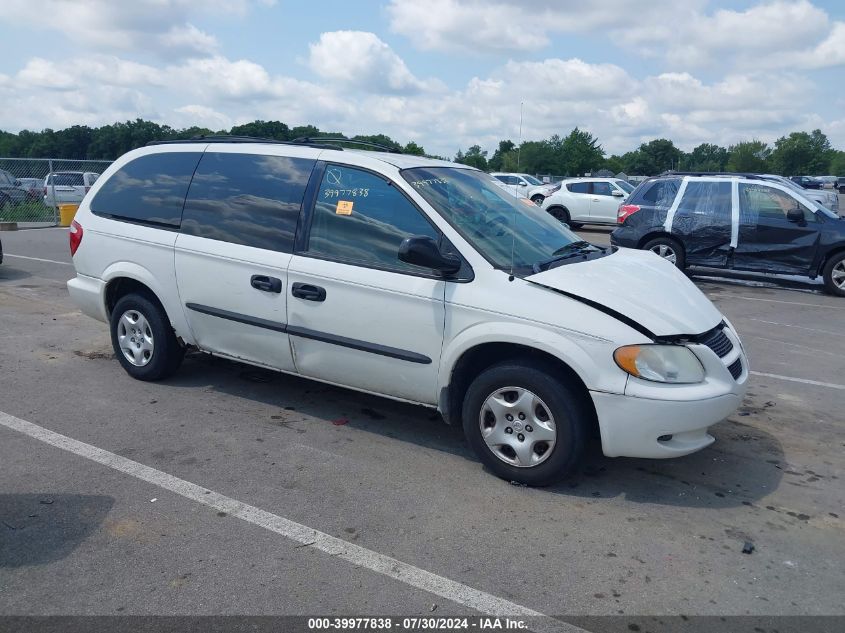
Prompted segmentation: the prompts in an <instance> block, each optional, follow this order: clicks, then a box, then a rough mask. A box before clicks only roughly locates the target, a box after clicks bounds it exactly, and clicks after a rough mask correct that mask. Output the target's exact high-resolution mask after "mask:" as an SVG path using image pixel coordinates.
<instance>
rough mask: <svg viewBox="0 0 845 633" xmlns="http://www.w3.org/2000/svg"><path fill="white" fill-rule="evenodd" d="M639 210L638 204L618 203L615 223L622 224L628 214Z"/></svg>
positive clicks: (630, 214)
mask: <svg viewBox="0 0 845 633" xmlns="http://www.w3.org/2000/svg"><path fill="white" fill-rule="evenodd" d="M639 210H640V205H638V204H620V205H619V210H618V211H616V223H617V224H623V223H624V222H625V220H627V219H628V218H629V217H630V216H632V215H634V214H635V213H636V212H637V211H639Z"/></svg>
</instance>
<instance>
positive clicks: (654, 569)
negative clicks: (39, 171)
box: [0, 229, 845, 630]
mask: <svg viewBox="0 0 845 633" xmlns="http://www.w3.org/2000/svg"><path fill="white" fill-rule="evenodd" d="M581 234H582V235H583V236H584V237H585V239H588V240H591V241H595V242H604V243H606V240H607V236H608V231H607V230H604V229H592V230H585V231H582V232H581ZM0 239H2V241H3V248H4V251H5V253H6V260H5V262H4V263H3V264H2V265H0V412H2V413H0V483H2V485H0V615H12V614H14V615H36V614H37V615H46V614H110V615H118V614H209V615H215V614H262V615H264V614H266V615H271V614H287V615H291V614H298V615H313V614H393V615H399V614H403V615H410V614H419V615H430V614H432V613H436V614H437V615H447V614H454V615H457V614H479V613H484V612H490V611H492V610H495V609H496V608H500V607H501V608H508V609H514V608H521V609H525V612H532V613H534V612H536V613H539V614H545V615H549V616H559V615H570V616H571V615H632V616H633V615H654V614H666V615H671V614H676V615H680V614H685V615H742V614H755V615H822V614H839V615H845V602H843V600H842V596H843V595H845V574H844V573H843V568H842V560H845V538H843V537H845V517H843V508H845V487H844V486H843V483H842V479H843V478H845V469H843V459H842V458H843V449H845V434H844V433H843V432H844V431H845V406H843V405H845V371H843V362H842V358H843V357H845V334H843V331H845V300H843V299H839V298H835V297H832V296H828V295H825V294H822V293H821V292H819V289H818V286H817V285H814V284H810V283H799V282H794V281H793V282H784V281H771V280H757V281H748V280H747V279H724V278H722V277H719V276H713V275H710V274H703V275H697V276H696V277H694V280H696V282H697V283H698V284H699V285H700V287H701V289H702V290H703V291H704V292H705V293H706V294H707V295H708V296H709V297H710V298H711V300H713V301H714V302H715V303H716V305H717V306H718V307H719V309H720V310H722V311H723V312H724V313H725V314H726V315H727V316H728V318H729V319H730V320H731V321H732V322H733V324H734V325H735V326H736V328H737V329H738V331H739V333H740V335H741V336H742V339H743V342H744V344H745V346H746V349H747V351H748V354H749V356H750V361H751V367H752V370H753V371H754V374H753V375H752V377H751V384H750V388H749V392H748V396H747V398H746V400H745V402H744V403H743V406H742V408H741V409H740V410H739V411H738V412H737V413H736V414H735V415H733V416H731V417H730V418H729V419H727V420H725V421H724V422H721V423H720V424H718V425H716V426H715V427H713V429H712V432H713V434H714V435H715V436H716V439H717V441H716V443H715V444H714V445H713V446H711V447H709V448H707V449H706V450H703V451H701V452H699V453H696V454H694V455H690V456H687V457H684V458H680V459H674V460H661V461H657V460H638V459H625V458H617V459H609V458H605V457H603V456H602V455H601V454H600V452H599V451H597V450H595V449H594V450H593V451H592V452H591V454H590V456H589V457H588V459H587V460H586V462H585V464H584V467H583V469H582V471H581V472H580V473H579V474H578V475H577V476H576V477H574V478H573V479H572V480H570V481H567V482H564V483H562V484H560V485H558V486H555V487H552V488H545V489H532V488H525V487H520V486H513V485H510V484H509V483H508V482H505V481H502V480H499V479H497V478H495V477H494V476H493V475H491V474H490V473H489V472H487V471H485V469H484V468H483V467H482V466H481V464H480V463H479V462H478V461H477V460H476V458H475V457H474V456H473V454H472V453H471V451H470V450H469V448H468V446H467V445H466V443H465V442H464V440H463V438H462V435H461V432H460V430H459V429H456V428H452V427H448V426H446V425H444V424H443V423H442V422H441V421H440V420H439V418H438V417H437V416H436V415H434V414H433V412H432V411H430V410H428V409H424V408H419V407H414V406H409V405H404V404H399V403H396V402H392V401H389V400H383V399H380V398H376V397H371V396H365V395H361V394H358V393H355V392H352V391H346V390H343V389H337V388H333V387H329V386H326V385H322V384H318V383H314V382H310V381H307V380H304V379H299V378H295V377H290V376H286V375H282V374H276V373H273V372H268V371H264V370H259V369H256V368H253V367H250V366H247V365H241V364H237V363H234V362H229V361H224V360H220V359H215V358H210V357H208V356H205V355H201V354H190V355H189V356H188V357H187V358H186V361H185V363H184V365H183V366H182V368H181V370H180V371H179V372H178V373H177V374H176V375H175V376H174V377H172V378H171V379H168V380H166V381H163V382H160V383H142V382H138V381H134V380H132V379H131V378H129V377H128V376H127V375H126V374H125V373H124V372H123V370H122V369H121V368H120V365H119V364H118V363H117V361H116V360H114V358H113V356H112V350H111V346H110V343H109V337H108V331H107V328H106V326H105V325H104V324H102V323H99V322H96V321H94V320H92V319H89V318H87V317H85V316H83V315H82V314H81V313H79V311H78V310H77V309H76V308H75V306H74V305H73V304H72V303H71V302H70V300H69V298H68V295H67V290H66V288H65V285H64V282H65V281H66V280H67V279H68V278H70V277H71V276H72V275H73V268H72V266H71V265H70V256H69V253H68V248H67V231H66V230H63V229H45V230H33V231H18V232H9V233H2V234H0ZM3 416H5V417H3ZM4 420H5V421H6V423H5V424H4V423H3V421H4ZM27 423H29V424H30V426H27ZM16 425H17V426H16ZM31 425H34V426H31ZM22 429H23V430H27V429H28V430H29V432H24V431H23V430H22ZM39 429H40V430H39ZM56 434H61V435H62V436H64V437H66V438H71V440H73V441H70V440H68V442H66V443H64V444H63V442H64V440H61V439H56V438H57V437H58V436H57V435H56ZM56 444H58V445H59V446H57V445H56ZM98 451H99V452H98ZM132 464H137V465H138V466H133V465H132ZM192 485H193V486H194V487H193V488H192V487H191V486H192ZM198 490H199V491H200V492H197V491H198ZM202 491H208V493H207V495H208V499H204V498H203V496H204V495H206V493H205V492H202ZM209 500H210V501H209ZM221 508H224V509H221ZM309 530H311V531H309ZM746 542H751V543H753V545H754V551H753V552H752V553H751V554H743V553H742V549H743V546H744V544H745V543H746ZM344 544H346V545H344ZM333 548H334V549H333ZM632 630H633V629H632Z"/></svg>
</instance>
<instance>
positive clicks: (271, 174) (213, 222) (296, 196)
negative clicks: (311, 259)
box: [182, 152, 316, 253]
mask: <svg viewBox="0 0 845 633" xmlns="http://www.w3.org/2000/svg"><path fill="white" fill-rule="evenodd" d="M315 163H316V161H314V160H312V159H307V158H291V157H286V156H265V155H257V154H229V153H214V152H207V153H206V154H204V155H203V157H202V160H201V161H200V164H199V166H198V167H197V171H196V174H195V175H194V178H193V181H192V182H191V189H190V191H189V193H188V199H187V201H186V202H185V212H184V213H183V215H182V232H183V233H187V234H188V235H196V236H198V237H207V238H209V239H212V240H220V241H223V242H231V243H233V244H243V245H244V246H252V247H255V248H263V249H266V250H271V251H281V252H284V253H290V252H292V251H293V238H294V234H295V233H296V223H297V220H298V219H299V211H300V209H301V208H302V198H303V196H304V195H305V187H306V186H307V185H308V179H309V177H310V176H311V171H312V170H313V169H314V164H315Z"/></svg>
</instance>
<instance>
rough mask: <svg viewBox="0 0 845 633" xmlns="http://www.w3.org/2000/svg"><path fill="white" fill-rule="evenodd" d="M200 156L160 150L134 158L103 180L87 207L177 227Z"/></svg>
mask: <svg viewBox="0 0 845 633" xmlns="http://www.w3.org/2000/svg"><path fill="white" fill-rule="evenodd" d="M200 156H202V154H200V153H199V152H163V153H159V154H147V155H146V156H140V157H138V158H136V159H135V160H133V161H131V162H129V163H127V164H125V165H124V166H123V167H121V168H120V169H119V170H117V171H116V172H115V173H114V174H112V176H111V178H109V179H108V180H107V181H106V182H104V183H103V185H102V187H100V190H99V191H98V192H97V195H95V196H94V199H93V200H92V201H91V211H92V212H93V213H95V214H97V215H106V216H113V217H115V218H116V219H122V220H130V221H136V222H141V223H151V224H162V225H165V226H174V227H178V226H179V222H180V219H181V217H182V206H183V205H184V204H185V195H186V194H187V193H188V185H189V184H190V182H191V176H192V175H193V173H194V169H195V168H196V166H197V163H198V162H199V159H200ZM79 177H80V179H81V178H82V174H79ZM80 184H81V183H80Z"/></svg>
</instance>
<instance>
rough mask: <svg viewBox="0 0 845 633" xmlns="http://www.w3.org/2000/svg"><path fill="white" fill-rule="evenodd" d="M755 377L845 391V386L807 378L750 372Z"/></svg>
mask: <svg viewBox="0 0 845 633" xmlns="http://www.w3.org/2000/svg"><path fill="white" fill-rule="evenodd" d="M748 373H750V374H751V375H753V376H763V377H765V378H776V379H777V380H787V381H789V382H800V383H802V384H805V385H815V386H816V387H827V388H828V389H842V390H843V391H845V385H837V384H834V383H832V382H819V381H818V380H808V379H807V378H793V377H792V376H781V375H780V374H767V373H765V372H762V371H753V370H752V371H750V372H748Z"/></svg>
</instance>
